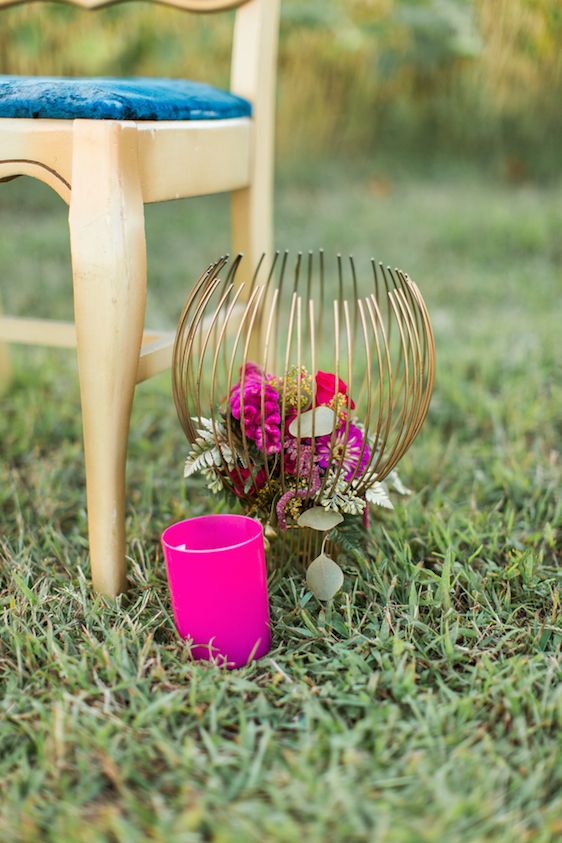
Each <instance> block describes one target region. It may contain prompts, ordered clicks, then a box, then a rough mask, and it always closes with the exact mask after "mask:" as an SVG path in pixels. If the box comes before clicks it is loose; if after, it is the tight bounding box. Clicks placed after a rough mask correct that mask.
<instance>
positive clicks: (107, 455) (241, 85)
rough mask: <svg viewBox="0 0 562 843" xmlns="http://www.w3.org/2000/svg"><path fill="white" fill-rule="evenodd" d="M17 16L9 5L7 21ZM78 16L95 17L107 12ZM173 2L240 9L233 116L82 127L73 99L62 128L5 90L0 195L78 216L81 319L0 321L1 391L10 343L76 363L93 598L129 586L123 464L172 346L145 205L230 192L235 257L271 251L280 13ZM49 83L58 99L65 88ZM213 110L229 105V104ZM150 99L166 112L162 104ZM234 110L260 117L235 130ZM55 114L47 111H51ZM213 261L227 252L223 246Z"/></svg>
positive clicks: (77, 306)
mask: <svg viewBox="0 0 562 843" xmlns="http://www.w3.org/2000/svg"><path fill="white" fill-rule="evenodd" d="M13 2H14V0H0V8H1V7H2V6H8V5H10V4H11V3H13ZM16 2H17V0H16ZM70 2H74V3H75V4H76V5H79V6H83V7H86V8H95V7H98V6H102V5H105V4H106V3H107V0H70ZM168 2H169V3H170V4H171V5H174V6H177V7H180V8H183V9H186V10H189V11H193V12H207V11H217V10H226V9H230V8H234V7H239V8H237V12H236V22H235V29H234V43H233V53H232V75H231V93H232V94H234V95H238V96H239V97H241V98H244V99H243V100H240V101H238V100H237V99H236V97H233V98H231V100H228V94H226V101H227V108H226V109H225V113H226V114H227V116H221V113H220V110H219V112H218V113H214V112H213V102H211V104H210V107H209V109H208V110H209V111H210V112H211V114H210V116H211V117H212V118H213V119H200V117H201V116H207V117H208V116H209V115H208V113H207V111H206V109H205V102H204V95H203V102H201V99H199V100H197V101H196V103H195V107H194V108H192V109H191V111H190V113H189V117H190V119H185V116H184V117H183V118H182V119H148V120H147V119H144V118H141V119H130V118H129V117H128V119H108V117H107V114H105V115H104V116H102V117H101V118H100V117H99V111H100V109H99V108H98V105H99V103H98V104H97V105H96V103H95V102H93V103H92V105H93V106H95V108H93V112H92V116H93V119H91V118H90V116H89V114H88V111H87V106H88V103H87V102H86V104H85V105H84V103H82V110H81V111H79V112H78V113H77V114H76V115H75V114H73V112H72V107H73V105H72V98H71V101H70V105H69V102H68V100H67V101H66V103H65V108H66V111H65V112H64V117H65V118H66V119H61V117H60V114H59V116H55V117H49V116H45V117H39V118H38V119H34V118H33V117H31V116H27V117H25V116H24V117H21V116H18V115H20V114H21V109H20V110H18V109H15V111H14V113H13V114H10V107H9V104H8V105H7V98H6V96H4V99H3V94H2V77H0V181H3V180H9V179H11V178H14V177H16V176H19V175H27V176H32V177H33V178H36V179H39V180H40V181H43V182H45V183H46V184H48V185H49V186H50V187H52V188H53V190H55V191H56V192H57V193H58V194H59V195H60V196H61V197H62V198H63V199H64V201H65V202H67V204H68V205H69V226H70V244H71V254H72V274H73V290H74V313H75V322H74V324H73V325H72V324H62V323H55V322H48V321H40V320H31V319H27V320H25V319H12V318H9V317H2V316H1V315H0V369H3V371H4V377H6V369H7V366H6V362H5V361H6V355H5V351H6V347H5V346H6V344H7V343H9V342H22V343H26V344H38V345H52V346H67V347H76V349H77V357H78V371H79V379H80V394H81V404H82V418H83V432H84V450H85V462H86V488H87V504H88V528H89V538H90V558H91V566H92V579H93V585H94V589H95V590H96V591H99V592H102V593H104V594H107V595H116V594H118V593H119V592H121V591H123V590H124V589H125V588H126V582H127V580H126V561H125V517H124V509H125V463H126V452H127V438H128V429H129V421H130V413H131V406H132V401H133V394H134V389H135V385H136V384H137V383H139V382H140V381H143V380H145V379H146V378H148V377H151V376H152V375H154V374H157V373H158V372H160V371H163V370H164V369H165V368H167V367H168V366H169V364H170V360H171V349H172V343H173V337H171V336H170V335H163V334H162V333H159V332H155V331H145V330H144V316H145V298H146V251H145V230H144V204H145V203H147V202H162V201H165V200H168V199H177V198H180V197H188V196H200V195H204V194H208V193H215V192H221V191H231V192H232V239H233V248H234V250H235V251H241V252H244V253H245V255H246V256H247V257H248V258H249V260H248V261H245V263H246V264H247V265H248V266H255V265H256V263H257V260H258V256H259V255H260V254H261V253H262V252H263V251H267V250H269V249H270V247H271V224H272V151H273V111H274V85H275V66H276V47H277V29H278V5H279V0H168ZM3 79H4V85H5V86H6V85H7V86H8V87H7V88H6V87H5V88H4V90H5V91H6V90H8V91H10V92H11V99H14V97H13V94H14V85H15V91H16V95H17V90H18V83H19V82H20V81H22V80H21V79H18V78H15V77H3ZM6 80H7V81H6ZM31 81H32V82H34V81H38V82H41V80H31ZM99 81H100V82H101V81H102V80H99ZM145 81H146V82H147V84H148V88H150V84H149V81H150V80H145ZM47 82H49V80H46V81H45V80H43V82H42V83H41V84H47ZM84 82H87V80H84ZM50 83H52V85H53V86H55V87H54V90H53V91H52V97H51V99H52V98H53V97H54V98H55V99H56V96H57V94H56V84H57V80H50ZM58 83H59V84H63V83H62V82H61V80H58ZM194 84H196V83H194ZM180 85H181V83H180ZM32 87H33V86H32ZM213 97H215V98H216V97H218V98H219V99H221V98H222V100H224V95H223V94H222V93H221V92H216V91H214V93H213V95H212V96H211V100H213ZM8 99H10V98H8ZM16 99H17V96H16ZM47 99H48V98H47ZM153 99H154V103H153V104H155V105H156V106H157V107H160V106H162V105H164V104H165V103H166V94H163V95H161V94H160V93H156V94H154V96H153ZM180 99H181V98H180ZM244 100H247V101H249V103H250V104H251V106H250V105H249V104H248V102H244ZM229 103H230V104H232V103H234V106H235V107H234V112H236V111H237V108H239V107H240V106H241V107H242V109H243V110H244V109H245V110H246V112H247V113H249V114H251V116H234V117H232V116H230V113H229V111H232V109H230V105H229ZM149 104H150V103H149ZM24 105H25V106H26V107H29V108H33V107H34V106H33V103H32V104H31V106H30V104H29V102H27V103H24ZM184 105H185V103H184ZM47 106H48V102H47V100H46V98H45V97H43V102H42V108H45V107H47ZM201 106H202V107H201ZM84 107H85V108H86V112H84ZM2 108H3V109H4V110H3V111H2ZM68 108H70V112H69V111H68ZM6 110H8V114H6ZM24 113H26V112H25V111H24ZM33 113H34V114H35V112H33ZM122 113H124V114H126V115H127V116H128V112H127V111H126V110H125V111H124V112H120V113H119V114H122ZM2 114H4V116H1V115H2ZM55 114H58V112H56V111H55ZM102 114H103V110H102ZM133 116H134V114H133ZM74 117H77V119H73V118H74ZM217 248H219V249H220V248H224V246H223V244H221V243H220V242H217ZM2 361H4V362H3V363H2Z"/></svg>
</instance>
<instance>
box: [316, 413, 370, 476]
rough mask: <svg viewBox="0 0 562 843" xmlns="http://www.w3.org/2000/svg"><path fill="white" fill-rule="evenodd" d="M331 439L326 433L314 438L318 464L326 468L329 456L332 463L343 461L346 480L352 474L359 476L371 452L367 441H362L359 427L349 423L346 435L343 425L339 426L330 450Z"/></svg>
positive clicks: (336, 463)
mask: <svg viewBox="0 0 562 843" xmlns="http://www.w3.org/2000/svg"><path fill="white" fill-rule="evenodd" d="M331 439H332V437H331V435H330V434H328V435H327V436H319V437H318V439H317V440H316V454H317V456H318V465H319V466H320V467H321V468H324V469H326V468H328V466H329V464H330V458H331V462H332V465H338V464H339V463H343V469H344V472H345V473H344V477H345V479H346V480H351V478H352V477H353V475H354V474H355V477H361V475H362V474H363V472H364V471H365V468H366V467H367V464H368V462H369V460H370V458H371V452H370V451H369V446H368V445H367V443H366V442H364V439H363V434H362V432H361V430H360V428H358V427H357V425H355V424H350V425H349V429H348V430H347V437H346V429H345V426H344V427H341V428H340V429H339V430H338V431H337V433H336V435H335V438H334V445H333V447H332V448H331V452H330V442H331ZM346 439H347V441H346ZM356 469H357V471H356Z"/></svg>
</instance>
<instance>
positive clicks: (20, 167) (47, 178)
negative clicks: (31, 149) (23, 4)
mask: <svg viewBox="0 0 562 843" xmlns="http://www.w3.org/2000/svg"><path fill="white" fill-rule="evenodd" d="M0 3H1V0H0ZM18 176H30V177H31V178H33V179H37V181H42V182H43V183H44V184H46V185H48V186H49V187H50V188H52V189H53V190H54V191H55V193H58V195H59V196H60V197H61V199H62V200H63V201H64V202H66V204H67V205H68V204H70V193H71V187H70V184H69V182H67V180H66V179H64V178H63V177H62V176H61V175H60V173H57V171H56V170H53V168H52V167H49V166H48V165H47V164H42V163H41V161H33V160H32V159H30V158H6V159H4V160H1V161H0V181H8V180H9V179H13V178H17V177H18Z"/></svg>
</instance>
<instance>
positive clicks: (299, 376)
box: [283, 366, 312, 410]
mask: <svg viewBox="0 0 562 843" xmlns="http://www.w3.org/2000/svg"><path fill="white" fill-rule="evenodd" d="M283 395H284V396H285V406H286V407H289V408H291V409H295V410H305V409H306V408H307V407H308V405H309V404H310V402H311V400H312V376H311V375H309V373H308V371H307V369H306V367H305V366H291V368H290V369H289V371H288V372H287V374H286V375H285V383H284V385H283Z"/></svg>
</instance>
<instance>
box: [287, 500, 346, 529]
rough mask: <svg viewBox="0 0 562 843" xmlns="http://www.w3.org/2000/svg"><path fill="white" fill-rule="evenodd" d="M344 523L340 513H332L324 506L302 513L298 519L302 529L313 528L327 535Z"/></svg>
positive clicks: (314, 507)
mask: <svg viewBox="0 0 562 843" xmlns="http://www.w3.org/2000/svg"><path fill="white" fill-rule="evenodd" d="M342 521H343V515H340V513H339V512H331V511H330V510H328V509H324V507H323V506H313V507H312V508H311V509H307V510H305V511H304V512H302V513H301V514H300V515H299V517H298V522H297V523H298V524H299V525H300V526H301V527H311V528H312V529H313V530H319V531H320V532H321V533H325V532H327V531H328V530H331V529H332V528H333V527H337V525H338V524H341V522H342Z"/></svg>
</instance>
